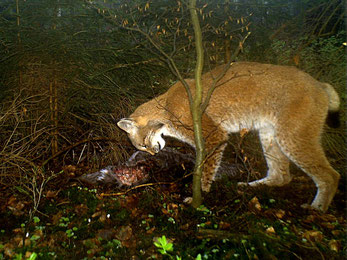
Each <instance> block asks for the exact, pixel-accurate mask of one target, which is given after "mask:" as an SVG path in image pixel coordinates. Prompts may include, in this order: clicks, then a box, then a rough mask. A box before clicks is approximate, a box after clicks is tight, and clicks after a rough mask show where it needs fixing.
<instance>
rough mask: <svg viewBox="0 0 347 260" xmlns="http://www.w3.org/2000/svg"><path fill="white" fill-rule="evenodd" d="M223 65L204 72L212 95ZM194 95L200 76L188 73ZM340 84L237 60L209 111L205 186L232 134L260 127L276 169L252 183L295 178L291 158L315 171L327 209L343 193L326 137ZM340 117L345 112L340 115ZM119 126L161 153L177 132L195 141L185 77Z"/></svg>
mask: <svg viewBox="0 0 347 260" xmlns="http://www.w3.org/2000/svg"><path fill="white" fill-rule="evenodd" d="M222 70H223V67H217V68H215V69H214V70H212V71H210V72H208V73H206V74H204V75H203V78H202V82H203V85H204V91H203V92H204V95H206V93H207V91H208V89H209V88H210V87H211V86H212V84H213V81H214V79H215V78H216V77H217V76H218V75H220V73H221V72H222ZM186 81H187V83H188V84H189V86H190V88H191V91H192V93H193V95H194V88H195V81H194V80H193V79H187V80H186ZM339 105H340V99H339V97H338V95H337V93H336V91H335V90H334V88H333V87H332V86H331V85H329V84H327V83H321V82H319V81H317V80H315V79H314V78H312V77H311V76H310V75H308V74H307V73H305V72H302V71H300V70H298V69H296V68H295V67H288V66H276V65H270V64H259V63H252V62H238V63H234V64H233V65H232V66H231V68H230V69H229V70H228V71H227V73H226V74H225V75H224V76H223V77H222V79H221V80H219V82H218V83H217V87H216V89H215V90H214V92H213V94H212V96H211V99H210V102H209V105H208V107H207V109H206V111H205V113H204V115H203V118H202V125H203V134H204V138H205V142H206V145H205V146H206V149H207V152H208V153H210V154H211V155H210V156H209V157H208V159H207V160H206V163H205V165H204V171H203V176H202V190H203V191H205V192H208V191H209V190H210V187H211V183H212V181H213V179H214V176H215V173H216V172H217V169H218V167H219V164H220V161H221V158H222V155H223V151H224V148H225V146H226V144H225V143H226V141H227V139H228V134H229V133H233V132H238V131H240V130H242V129H248V130H256V131H258V132H259V138H260V141H261V144H262V149H263V153H264V156H265V159H266V162H267V166H268V172H267V175H266V177H264V178H263V179H260V180H257V181H253V182H250V183H247V184H248V185H251V186H257V185H260V184H266V185H271V186H282V185H285V184H287V183H289V182H290V181H291V175H290V173H289V161H292V162H294V163H295V164H296V165H297V166H298V167H300V168H301V169H302V170H303V171H304V172H305V173H307V174H308V175H309V176H310V177H311V178H312V179H313V181H314V182H315V184H316V186H317V189H318V190H317V194H316V196H315V198H314V200H313V202H312V204H311V206H312V207H313V208H315V209H319V210H322V211H326V210H327V209H328V207H329V205H330V203H331V201H332V199H333V197H334V195H335V193H336V190H337V185H338V180H339V174H338V173H337V172H336V171H335V170H334V169H333V168H332V167H331V166H330V164H329V162H328V160H327V158H326V156H325V154H324V151H323V149H322V146H321V144H320V138H321V133H322V130H323V125H324V122H325V120H326V118H327V114H328V111H330V112H335V113H336V112H337V111H338V110H339ZM335 118H337V117H335ZM118 126H119V127H120V128H121V129H123V130H124V131H126V132H127V133H128V136H129V138H130V140H131V142H132V144H133V145H134V146H135V147H136V148H137V149H139V150H142V151H147V152H149V153H151V154H155V153H158V152H159V151H160V150H161V149H163V148H164V146H165V140H164V138H163V136H171V137H174V138H177V139H179V140H181V141H183V142H186V143H188V144H190V145H192V146H194V134H193V130H192V129H193V127H192V118H191V114H190V108H189V103H188V98H187V94H186V91H185V89H184V87H183V85H182V84H181V83H180V82H178V83H176V84H174V85H173V86H172V87H171V88H170V89H169V90H168V91H167V92H165V93H164V94H162V95H160V96H158V97H156V98H154V99H152V100H150V101H148V102H147V103H144V104H142V105H140V106H139V107H138V108H137V109H136V110H135V111H134V113H133V114H131V115H130V117H129V118H123V119H121V120H120V121H119V122H118Z"/></svg>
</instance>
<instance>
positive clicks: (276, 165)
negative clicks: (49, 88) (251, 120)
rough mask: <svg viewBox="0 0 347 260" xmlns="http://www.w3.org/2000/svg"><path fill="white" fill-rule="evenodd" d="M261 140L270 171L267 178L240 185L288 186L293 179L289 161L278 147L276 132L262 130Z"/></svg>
mask: <svg viewBox="0 0 347 260" xmlns="http://www.w3.org/2000/svg"><path fill="white" fill-rule="evenodd" d="M259 138H260V141H261V145H262V148H263V153H264V157H265V160H266V163H267V167H268V171H267V175H266V177H265V178H263V179H260V180H256V181H252V182H250V183H244V182H241V183H238V184H239V185H250V186H253V187H255V186H258V185H262V184H265V185H269V186H283V185H285V184H288V183H289V182H290V181H291V180H292V177H291V175H290V173H289V159H288V158H287V157H286V156H285V155H284V154H283V152H282V151H281V149H280V147H279V146H278V144H277V142H276V140H275V137H274V131H273V129H272V128H266V129H261V130H260V131H259Z"/></svg>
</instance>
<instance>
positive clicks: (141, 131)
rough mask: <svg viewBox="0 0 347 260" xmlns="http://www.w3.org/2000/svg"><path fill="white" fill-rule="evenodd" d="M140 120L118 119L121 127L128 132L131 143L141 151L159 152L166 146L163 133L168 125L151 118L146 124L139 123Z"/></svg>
mask: <svg viewBox="0 0 347 260" xmlns="http://www.w3.org/2000/svg"><path fill="white" fill-rule="evenodd" d="M138 121H140V120H136V119H133V118H123V119H121V120H119V121H118V123H117V125H118V127H119V128H121V129H122V130H124V131H125V132H127V133H128V137H129V139H130V141H131V143H132V144H133V145H134V146H135V147H136V148H137V149H138V150H141V151H145V152H148V153H150V154H152V155H154V154H156V153H158V152H159V151H160V150H161V149H163V148H164V147H165V140H164V138H163V134H164V132H165V131H166V127H165V125H164V124H163V123H161V122H158V121H155V120H150V121H147V122H146V123H145V124H139V122H138Z"/></svg>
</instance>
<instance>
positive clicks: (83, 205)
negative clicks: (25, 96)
mask: <svg viewBox="0 0 347 260" xmlns="http://www.w3.org/2000/svg"><path fill="white" fill-rule="evenodd" d="M296 171H297V172H295V173H294V178H293V181H292V182H291V183H290V184H289V185H286V186H284V187H281V188H270V187H259V188H252V189H251V188H246V189H244V190H240V189H238V188H237V185H236V183H237V181H241V180H243V181H244V180H245V176H244V174H241V173H237V174H236V175H233V176H230V175H228V176H223V177H222V178H221V179H219V180H217V181H216V182H215V183H214V184H213V186H212V191H211V192H210V193H209V194H206V195H205V200H204V202H203V205H202V206H201V207H199V208H198V209H197V210H196V209H193V208H191V207H190V206H189V205H186V204H184V202H183V201H184V199H185V198H186V197H189V196H191V190H192V188H191V182H192V178H191V176H190V177H186V178H181V179H180V181H179V182H177V181H175V179H176V180H177V179H179V177H182V176H175V173H172V174H170V175H168V174H165V175H163V174H160V173H159V174H158V176H152V178H151V179H150V180H149V181H148V183H149V184H148V183H147V184H146V185H140V186H137V187H136V188H133V189H131V190H127V189H126V188H122V189H119V188H116V187H115V186H113V185H104V186H100V185H99V186H85V185H83V184H82V183H80V182H78V181H76V180H75V178H74V177H75V176H79V175H81V174H84V173H86V172H90V171H89V170H88V169H87V168H86V167H85V168H83V167H75V166H68V167H66V168H65V170H64V172H62V173H60V174H59V175H58V176H56V177H55V178H54V179H53V180H51V181H50V182H49V183H48V184H47V185H46V186H45V190H44V191H43V192H42V194H41V198H40V200H38V197H35V198H34V197H33V196H32V195H30V194H27V196H26V195H22V196H19V195H13V192H12V191H11V190H9V189H5V188H4V189H2V190H1V193H2V194H3V195H2V196H1V198H0V259H31V260H33V259H345V257H346V252H347V246H346V215H345V214H346V212H345V210H346V198H345V187H346V186H345V183H344V181H341V183H340V187H339V191H338V192H337V194H336V196H335V198H334V201H333V202H332V205H331V206H330V208H329V210H328V212H327V213H325V214H323V213H319V212H316V211H312V210H308V209H303V208H302V207H301V206H300V205H301V204H304V203H310V201H311V200H312V199H313V197H314V195H315V191H316V189H315V186H314V184H313V182H312V181H311V180H310V179H309V178H308V177H307V176H306V175H304V174H302V173H300V172H298V170H296ZM185 173H187V172H185ZM185 173H183V174H185ZM180 174H182V173H180ZM158 181H160V182H167V183H166V184H163V183H161V184H158ZM36 187H37V188H38V190H37V191H39V187H40V185H36ZM11 194H12V195H11ZM23 194H24V193H23ZM37 195H40V194H39V193H37ZM34 201H39V205H38V207H37V211H35V208H34V206H33V205H34V204H33V203H34Z"/></svg>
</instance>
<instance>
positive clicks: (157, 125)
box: [148, 121, 164, 131]
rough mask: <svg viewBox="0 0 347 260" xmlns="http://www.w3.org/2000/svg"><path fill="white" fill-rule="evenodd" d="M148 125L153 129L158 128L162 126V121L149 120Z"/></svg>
mask: <svg viewBox="0 0 347 260" xmlns="http://www.w3.org/2000/svg"><path fill="white" fill-rule="evenodd" d="M148 125H149V126H151V127H152V129H153V130H155V131H156V130H159V129H160V128H162V127H163V126H164V124H163V123H161V122H157V121H149V122H148Z"/></svg>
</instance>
